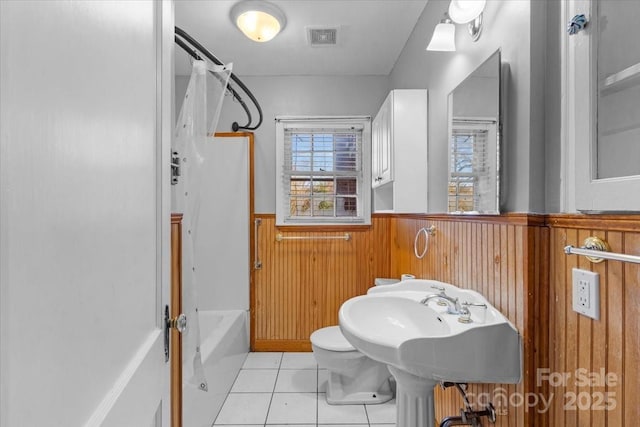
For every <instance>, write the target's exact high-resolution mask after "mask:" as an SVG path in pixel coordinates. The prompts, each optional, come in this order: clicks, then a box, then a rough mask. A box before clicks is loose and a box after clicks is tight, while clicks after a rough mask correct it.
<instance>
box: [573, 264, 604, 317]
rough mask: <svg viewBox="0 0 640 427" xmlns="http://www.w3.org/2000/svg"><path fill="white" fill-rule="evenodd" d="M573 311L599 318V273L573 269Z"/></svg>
mask: <svg viewBox="0 0 640 427" xmlns="http://www.w3.org/2000/svg"><path fill="white" fill-rule="evenodd" d="M573 311H576V312H578V313H580V314H582V315H584V316H588V317H591V318H593V319H596V320H598V319H600V275H599V274H598V273H594V272H591V271H588V270H580V269H578V268H574V269H573Z"/></svg>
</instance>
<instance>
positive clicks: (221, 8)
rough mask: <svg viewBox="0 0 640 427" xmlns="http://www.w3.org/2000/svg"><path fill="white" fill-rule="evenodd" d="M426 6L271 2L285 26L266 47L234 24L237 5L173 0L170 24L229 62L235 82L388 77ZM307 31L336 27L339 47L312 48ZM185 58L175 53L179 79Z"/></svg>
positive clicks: (382, 1)
mask: <svg viewBox="0 0 640 427" xmlns="http://www.w3.org/2000/svg"><path fill="white" fill-rule="evenodd" d="M238 1H239V0H238ZM427 1H428V0H270V2H271V3H273V4H275V5H277V6H278V7H280V9H282V11H283V12H284V14H285V15H286V17H287V24H286V27H285V28H284V30H283V31H282V32H281V33H280V34H279V35H278V36H276V38H274V39H273V40H271V41H270V42H267V43H257V42H254V41H251V40H249V39H248V38H246V37H245V36H244V35H243V34H242V33H241V32H240V31H239V30H238V29H237V28H236V27H235V25H233V24H232V22H231V19H230V18H229V12H230V10H231V7H232V6H233V5H234V4H235V3H236V2H237V1H235V0H233V1H228V0H207V1H205V0H176V2H175V20H176V25H177V26H178V27H180V28H182V29H183V30H185V31H186V32H187V33H189V34H190V35H191V36H192V37H194V38H195V39H196V40H198V41H199V42H200V43H201V44H202V45H203V46H205V47H206V48H207V49H209V50H210V51H211V52H212V53H213V54H214V55H215V56H217V57H218V58H219V59H220V60H221V61H223V62H225V63H228V62H233V71H234V73H235V74H237V75H240V76H283V75H388V74H389V73H390V72H391V70H392V69H393V66H394V64H395V62H396V60H397V59H398V56H399V55H400V53H401V52H402V49H403V48H404V45H405V43H406V41H407V39H408V38H409V36H410V35H411V32H412V31H413V28H414V26H415V24H416V22H417V21H418V18H419V17H420V15H421V13H422V11H423V9H424V7H425V5H426V4H427ZM310 26H312V27H323V28H327V27H338V34H337V44H336V45H335V46H323V47H311V46H309V44H308V42H307V30H306V27H310ZM427 42H428V40H425V46H426V44H427ZM188 58H189V57H188V55H187V54H186V53H184V52H183V51H182V50H181V49H180V48H177V49H176V74H178V75H188V74H189V73H190V72H191V69H190V65H189V59H188Z"/></svg>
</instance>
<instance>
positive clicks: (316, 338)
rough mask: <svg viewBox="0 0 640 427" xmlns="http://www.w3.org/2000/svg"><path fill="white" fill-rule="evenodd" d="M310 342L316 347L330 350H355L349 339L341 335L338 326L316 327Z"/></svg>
mask: <svg viewBox="0 0 640 427" xmlns="http://www.w3.org/2000/svg"><path fill="white" fill-rule="evenodd" d="M310 339H311V343H312V344H313V345H315V346H316V347H319V348H322V349H324V350H330V351H355V350H356V349H355V347H354V346H352V345H351V344H350V343H349V341H347V339H346V338H345V337H344V335H342V331H340V327H339V326H329V327H327V328H322V329H318V330H317V331H315V332H314V333H312V334H311V338H310Z"/></svg>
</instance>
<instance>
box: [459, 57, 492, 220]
mask: <svg viewBox="0 0 640 427" xmlns="http://www.w3.org/2000/svg"><path fill="white" fill-rule="evenodd" d="M448 116H449V117H448V120H449V180H448V186H449V191H448V197H449V203H448V205H449V212H450V213H480V214H498V213H499V197H500V196H499V194H500V192H499V188H500V186H499V182H500V179H499V176H500V162H499V157H500V148H499V147H500V132H499V131H500V51H499V50H498V51H496V52H495V53H494V54H493V55H491V57H490V58H489V59H487V60H486V61H485V62H484V63H483V64H482V65H480V66H479V67H478V68H477V69H476V70H475V71H473V72H472V73H471V75H469V76H468V77H467V78H466V79H465V80H464V81H463V82H462V83H460V85H458V87H456V88H455V89H454V90H453V92H451V94H449V115H448Z"/></svg>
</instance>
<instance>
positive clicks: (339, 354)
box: [311, 326, 393, 405]
mask: <svg viewBox="0 0 640 427" xmlns="http://www.w3.org/2000/svg"><path fill="white" fill-rule="evenodd" d="M311 347H312V349H313V355H314V356H315V359H316V361H317V362H318V366H320V368H324V369H326V370H327V371H328V378H327V390H326V397H327V403H329V404H331V405H355V404H376V403H384V402H387V401H389V400H391V399H392V398H393V389H392V386H391V383H390V377H391V374H390V373H389V370H388V369H387V365H385V364H384V363H380V362H376V361H375V360H372V359H370V358H368V357H367V356H365V355H364V354H362V353H360V352H359V351H358V350H356V349H355V348H354V347H353V346H352V345H351V344H349V341H347V339H346V338H345V337H344V335H342V332H341V331H340V327H338V326H329V327H327V328H322V329H318V330H317V331H315V332H314V333H312V334H311Z"/></svg>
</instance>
